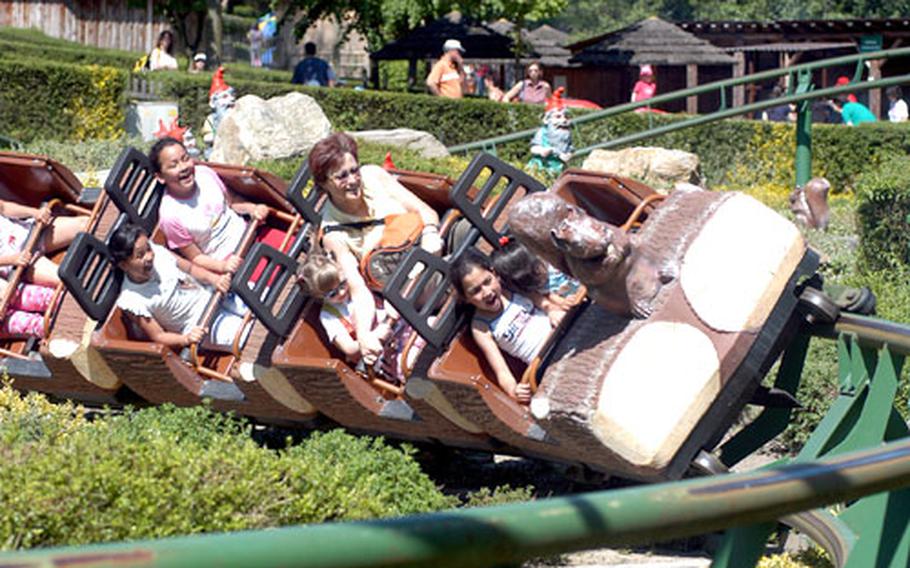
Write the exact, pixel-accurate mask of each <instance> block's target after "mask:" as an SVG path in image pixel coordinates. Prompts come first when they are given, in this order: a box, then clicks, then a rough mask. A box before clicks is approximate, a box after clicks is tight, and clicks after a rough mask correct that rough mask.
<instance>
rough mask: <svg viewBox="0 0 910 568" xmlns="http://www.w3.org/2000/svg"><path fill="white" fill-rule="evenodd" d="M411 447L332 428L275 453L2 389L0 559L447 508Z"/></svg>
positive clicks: (212, 420)
mask: <svg viewBox="0 0 910 568" xmlns="http://www.w3.org/2000/svg"><path fill="white" fill-rule="evenodd" d="M413 453H414V450H413V449H410V448H408V447H406V446H405V447H404V448H403V449H397V448H393V447H391V446H388V445H386V444H385V443H384V442H383V441H382V440H381V439H378V438H368V437H360V438H358V437H354V436H351V435H349V434H346V433H344V432H342V431H340V430H336V431H332V432H328V433H314V434H312V435H310V437H309V438H307V439H305V440H304V441H303V442H302V443H300V444H297V445H294V446H288V447H285V448H283V449H281V450H278V451H275V450H270V449H267V448H264V447H262V446H260V445H258V444H257V443H256V442H255V441H254V440H253V438H252V436H251V431H250V428H249V426H247V425H245V424H244V423H243V422H240V421H237V420H234V419H232V418H230V417H228V416H225V415H220V414H215V413H213V412H211V411H210V410H209V409H207V408H205V407H195V408H175V407H173V406H165V407H160V408H148V409H144V410H139V411H137V410H130V409H127V410H126V411H125V412H124V413H123V414H120V415H106V416H98V417H96V418H95V419H93V420H92V421H87V420H85V419H84V418H83V417H82V414H81V412H80V411H79V409H77V408H76V407H74V406H73V405H71V404H69V403H66V404H62V405H54V404H51V403H49V402H48V401H47V399H45V398H44V397H43V396H42V395H37V394H34V393H33V394H30V395H28V396H22V395H20V394H18V393H16V392H15V391H13V390H12V389H11V388H10V387H9V386H0V550H9V549H19V548H33V547H45V546H62V545H79V544H88V543H95V542H109V541H119V540H134V539H150V538H163V537H167V536H174V535H182V534H193V533H204V532H224V531H236V530H250V529H261V528H266V527H274V526H285V525H294V524H301V523H320V522H327V521H335V520H354V519H366V518H375V517H387V516H399V515H406V514H412V513H418V512H426V511H434V510H439V509H443V508H448V507H452V506H455V505H457V504H458V500H457V499H456V498H454V497H448V496H445V495H443V494H442V493H441V492H440V491H439V490H438V489H437V488H436V486H435V485H434V483H433V482H432V481H431V480H430V479H429V478H428V477H427V476H426V475H425V474H424V473H422V472H421V470H420V467H419V465H418V464H417V462H416V461H415V460H414V459H413V457H412V454H413Z"/></svg>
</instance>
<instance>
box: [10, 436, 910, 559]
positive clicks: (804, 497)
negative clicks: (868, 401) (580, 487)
mask: <svg viewBox="0 0 910 568" xmlns="http://www.w3.org/2000/svg"><path fill="white" fill-rule="evenodd" d="M908 485H910V440H902V441H899V442H892V443H889V444H886V445H883V446H881V447H877V448H875V449H872V450H864V451H858V452H853V453H850V454H844V455H841V456H838V457H834V458H826V459H822V460H818V461H817V462H811V463H802V464H794V465H787V466H782V467H780V468H775V469H771V470H767V471H760V472H756V473H740V474H732V475H723V476H717V477H709V478H700V479H695V480H687V481H680V482H675V483H663V484H659V485H651V486H645V487H636V488H631V489H619V490H614V491H601V492H596V493H589V494H585V495H576V496H572V497H560V498H552V499H544V500H540V501H534V502H526V503H520V504H511V505H502V506H497V507H489V508H478V509H467V510H457V511H446V512H442V513H437V514H433V515H419V516H411V517H405V518H401V519H393V520H384V521H371V522H357V523H329V524H322V525H311V526H304V527H293V528H283V529H270V530H265V531H255V532H241V533H236V534H222V535H207V536H192V537H181V538H172V539H165V540H158V541H145V542H131V543H118V544H108V545H96V546H89V547H84V548H62V549H55V550H40V551H35V552H27V553H14V554H5V555H0V568H2V567H10V566H17V567H20V568H25V567H31V566H35V567H37V566H56V565H63V564H67V565H75V564H78V565H80V566H94V565H102V564H103V565H111V564H113V563H116V564H117V565H118V566H121V567H125V566H145V567H151V566H155V567H162V568H163V567H170V566H174V567H177V566H181V567H182V566H219V567H222V568H230V567H234V566H236V567H245V566H260V567H263V568H268V567H272V566H274V567H276V568H277V567H309V566H313V567H316V566H319V567H326V566H332V567H335V568H354V567H367V566H436V567H444V566H452V567H462V566H501V565H504V564H507V563H514V562H518V561H522V560H527V559H530V558H534V557H538V556H543V555H549V554H554V553H558V552H566V551H573V550H582V549H587V548H593V547H599V546H610V545H630V544H643V543H649V542H655V541H659V540H667V539H671V538H680V537H686V536H693V535H698V534H704V533H707V532H711V531H716V530H723V529H727V528H730V527H735V526H744V525H750V524H754V523H756V522H766V521H775V520H777V519H779V518H781V517H784V516H786V515H789V514H791V513H795V512H798V511H805V510H808V509H814V508H816V507H820V506H823V505H829V504H832V503H838V502H843V501H849V500H853V499H859V498H862V497H864V496H867V495H872V494H874V493H878V492H881V491H888V490H893V489H898V488H902V487H907V486H908Z"/></svg>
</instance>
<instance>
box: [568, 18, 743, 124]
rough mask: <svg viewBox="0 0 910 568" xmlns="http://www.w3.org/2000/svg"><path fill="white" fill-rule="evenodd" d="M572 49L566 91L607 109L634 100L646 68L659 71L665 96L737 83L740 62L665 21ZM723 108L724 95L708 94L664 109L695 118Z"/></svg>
mask: <svg viewBox="0 0 910 568" xmlns="http://www.w3.org/2000/svg"><path fill="white" fill-rule="evenodd" d="M567 47H568V48H569V49H570V50H571V51H572V57H571V58H570V59H569V62H570V63H573V64H577V67H571V68H568V69H566V74H567V83H568V85H567V90H568V91H569V92H570V93H572V96H574V97H579V98H583V99H589V100H592V101H594V102H596V103H598V104H600V105H601V106H604V107H608V106H613V105H616V104H620V103H624V102H628V101H629V100H630V98H631V93H632V87H633V86H634V84H635V81H637V80H638V72H639V66H641V65H646V64H647V65H651V66H652V67H654V69H655V77H656V79H657V92H658V94H660V93H666V92H670V91H676V90H679V89H684V88H687V87H694V86H696V85H699V84H702V83H708V82H710V81H717V80H720V79H726V78H729V77H732V76H733V65H734V63H735V62H736V60H735V58H734V57H733V56H732V55H730V54H728V53H726V52H725V51H724V50H722V49H720V48H719V47H716V46H714V45H712V44H711V43H709V42H708V41H706V40H704V39H700V38H698V37H696V36H695V35H693V34H691V33H689V32H686V31H683V30H682V29H680V28H679V27H677V26H675V25H674V24H671V23H669V22H665V21H664V20H661V19H660V18H648V19H646V20H642V21H640V22H638V23H636V24H632V25H631V26H628V27H626V28H623V29H620V30H616V31H613V32H609V33H606V34H603V35H599V36H596V37H593V38H590V39H586V40H583V41H580V42H577V43H574V44H571V45H569V46H567ZM719 103H720V100H719V94H708V95H703V96H700V97H697V98H696V97H690V99H689V100H687V101H685V102H683V101H678V102H674V103H668V104H666V105H662V106H661V108H662V109H663V110H667V111H673V112H678V111H687V112H691V113H695V112H706V111H709V110H713V109H715V108H717V106H718V105H719Z"/></svg>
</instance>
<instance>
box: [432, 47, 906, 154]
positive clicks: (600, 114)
mask: <svg viewBox="0 0 910 568" xmlns="http://www.w3.org/2000/svg"><path fill="white" fill-rule="evenodd" d="M906 56H910V47H901V48H897V49H884V50H881V51H875V52H868V53H857V54H853V55H843V56H840V57H832V58H830V59H822V60H820V61H813V62H811V63H802V64H799V65H794V66H792V67H786V68H781V69H771V70H768V71H761V72H759V73H753V74H751V75H743V76H742V77H734V78H732V79H723V80H721V81H714V82H712V83H706V84H704V85H699V86H697V87H691V88H688V89H681V90H678V91H673V92H670V93H665V94H662V95H657V96H654V97H652V98H650V99H647V100H644V101H639V102H634V103H624V104H621V105H616V106H612V107H610V108H607V109H603V110H598V111H594V112H590V113H586V114H584V115H582V116H579V117H575V118H573V119H572V122H573V123H574V124H576V125H577V124H584V123H587V122H592V121H596V120H601V119H604V118H608V117H610V116H615V115H618V114H623V113H626V112H630V111H634V110H637V109H641V108H649V107H653V106H655V105H659V104H661V103H666V102H672V101H676V100H679V99H685V98H688V97H692V96H697V95H701V94H705V93H710V92H712V91H715V90H718V89H726V88H728V87H735V86H738V85H745V84H749V83H755V82H762V81H767V80H770V79H775V78H778V77H783V76H793V77H797V76H798V75H799V73H801V72H811V71H814V70H816V69H823V68H827V67H832V66H836V65H844V64H847V63H862V62H864V61H868V60H875V59H891V58H897V57H906ZM887 80H888V79H877V80H875V81H857V82H855V83H850V84H849V85H845V86H844V87H843V89H842V90H840V91H837V92H839V93H850V92H854V91H859V90H866V89H869V88H879V87H882V86H886V85H885V84H884V83H883V81H887ZM865 83H871V86H868V87H860V85H864V84H865ZM792 84H793V85H794V86H793V88H794V89H795V81H794V82H792ZM788 97H789V95H788V96H785V97H778V98H774V99H769V100H768V101H762V102H769V103H771V104H768V105H767V106H761V107H757V108H756V109H755V110H761V109H764V108H770V107H773V106H778V105H781V104H786V103H787V102H790V99H789V98H788ZM809 98H812V97H809ZM799 100H803V99H799ZM752 104H753V105H754V104H759V103H752ZM747 107H751V105H744V106H739V107H732V108H729V109H727V108H723V107H722V108H721V111H725V110H734V111H737V112H733V113H732V115H730V116H735V115H738V114H745V113H747V112H748V111H747V110H745V109H746V108H747ZM716 114H717V113H711V114H709V115H705V116H714V117H715V118H714V120H718V119H720V118H724V117H720V116H716ZM536 131H537V128H530V129H527V130H521V131H519V132H513V133H511V134H503V135H500V136H494V137H491V138H486V139H484V140H478V141H475V142H468V143H466V144H457V145H455V146H450V147H449V148H448V150H449V152H450V153H452V154H454V153H457V152H469V151H471V150H483V149H486V148H489V147H491V146H496V145H497V144H505V143H508V142H514V141H516V140H523V139H526V138H530V137H531V136H533V135H534V133H535V132H536ZM648 132H650V130H649V131H648Z"/></svg>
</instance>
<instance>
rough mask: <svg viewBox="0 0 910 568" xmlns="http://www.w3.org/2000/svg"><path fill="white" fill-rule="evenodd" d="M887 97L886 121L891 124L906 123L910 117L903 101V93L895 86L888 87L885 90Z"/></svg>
mask: <svg viewBox="0 0 910 568" xmlns="http://www.w3.org/2000/svg"><path fill="white" fill-rule="evenodd" d="M885 95H887V96H888V102H889V104H888V120H889V121H891V122H906V121H907V118H908V117H910V113H908V111H907V103H906V101H904V93H903V92H902V91H901V88H900V87H898V86H897V85H893V86H891V87H888V88H887V89H886V90H885Z"/></svg>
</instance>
